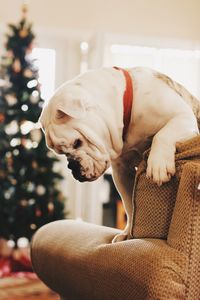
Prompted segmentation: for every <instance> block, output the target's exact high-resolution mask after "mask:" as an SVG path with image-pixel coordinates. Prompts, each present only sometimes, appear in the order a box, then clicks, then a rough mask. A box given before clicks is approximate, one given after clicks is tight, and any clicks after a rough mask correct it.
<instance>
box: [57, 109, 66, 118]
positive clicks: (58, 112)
mask: <svg viewBox="0 0 200 300" xmlns="http://www.w3.org/2000/svg"><path fill="white" fill-rule="evenodd" d="M65 116H66V114H65V113H64V112H63V111H61V110H59V109H58V110H57V111H56V119H63V118H64V117H65Z"/></svg>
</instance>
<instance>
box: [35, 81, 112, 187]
mask: <svg viewBox="0 0 200 300" xmlns="http://www.w3.org/2000/svg"><path fill="white" fill-rule="evenodd" d="M97 110H98V109H97V105H96V104H94V102H93V101H92V99H91V95H90V93H88V92H87V90H86V89H84V88H83V87H82V86H81V85H80V84H78V83H74V82H70V83H67V84H65V85H63V86H61V87H60V88H59V89H58V91H57V92H56V93H55V95H54V96H53V97H52V99H51V100H50V101H49V103H48V104H47V105H46V106H45V107H44V108H43V111H42V114H41V116H40V122H41V125H42V128H43V131H44V133H45V137H46V143H47V146H48V147H49V148H50V149H52V150H54V151H55V152H56V153H58V154H64V155H66V157H67V159H68V167H69V169H71V170H72V174H73V176H74V178H75V179H77V180H79V181H81V182H83V181H93V180H95V179H97V178H98V177H99V176H100V175H102V174H103V173H104V172H105V170H106V169H107V168H108V167H109V165H110V158H109V151H108V149H107V145H106V142H105V141H106V140H108V139H109V132H108V129H107V127H106V124H105V122H104V121H103V119H102V118H101V115H100V114H98V113H97Z"/></svg>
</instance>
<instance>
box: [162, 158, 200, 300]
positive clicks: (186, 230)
mask: <svg viewBox="0 0 200 300" xmlns="http://www.w3.org/2000/svg"><path fill="white" fill-rule="evenodd" d="M167 242H168V244H169V245H170V246H171V247H173V248H175V249H176V250H178V251H180V252H182V253H183V254H185V255H186V256H187V257H188V272H187V291H186V294H187V299H198V297H199V292H200V291H199V289H200V284H199V276H200V162H188V163H187V164H185V166H184V169H183V173H182V176H181V181H180V185H179V189H178V193H177V199H176V204H175V207H174V212H173V216H172V220H171V224H170V228H169V233H168V239H167Z"/></svg>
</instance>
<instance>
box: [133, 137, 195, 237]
mask: <svg viewBox="0 0 200 300" xmlns="http://www.w3.org/2000/svg"><path fill="white" fill-rule="evenodd" d="M176 148H177V150H176V155H175V162H176V174H175V176H173V177H172V179H171V180H170V181H169V182H168V183H166V184H163V185H162V186H160V187H159V186H157V185H155V184H154V183H153V182H152V181H151V180H150V179H147V178H146V166H147V158H148V154H149V151H147V152H146V154H145V155H144V160H143V161H142V162H141V163H140V165H139V166H138V170H137V174H136V180H135V189H134V196H133V201H134V205H133V207H134V211H133V226H132V232H131V236H132V237H133V238H141V237H146V238H147V237H154V238H162V239H166V238H167V234H168V230H169V226H170V222H171V218H172V213H173V209H174V204H175V201H176V194H177V190H178V186H179V181H180V178H181V174H182V170H183V166H184V165H185V164H186V163H187V162H188V160H191V159H192V161H193V162H200V138H199V136H197V137H195V138H193V139H190V140H188V141H187V142H184V143H178V144H177V147H176Z"/></svg>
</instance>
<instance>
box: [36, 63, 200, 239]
mask: <svg viewBox="0 0 200 300" xmlns="http://www.w3.org/2000/svg"><path fill="white" fill-rule="evenodd" d="M127 71H128V73H129V75H130V77H131V80H132V85H133V104H132V108H131V112H130V114H131V118H130V122H129V124H128V125H129V126H128V129H127V131H126V133H125V137H124V138H123V127H124V124H123V116H124V107H123V96H124V92H125V91H126V88H127V87H126V85H127V82H126V78H125V76H124V72H123V70H117V69H115V68H102V69H99V70H93V71H89V72H87V73H85V74H83V75H80V76H78V77H76V78H75V79H73V80H71V81H68V82H66V83H65V84H63V85H62V86H61V87H60V88H59V89H58V90H57V91H56V92H55V94H54V96H53V97H52V99H51V100H50V101H49V102H48V103H47V105H46V106H45V107H44V109H43V111H42V114H41V117H40V121H41V124H42V128H43V130H44V132H45V135H46V142H47V145H48V147H49V148H50V149H53V150H54V151H55V152H56V153H58V154H65V155H66V157H67V159H68V162H69V163H68V167H69V168H70V169H71V170H72V174H73V176H74V178H75V179H77V180H79V181H81V182H83V181H93V180H95V179H97V178H98V177H99V176H101V175H102V174H103V173H104V172H105V171H106V169H107V168H108V167H109V166H110V165H111V166H112V174H113V179H114V182H115V184H116V187H117V189H118V191H119V193H120V195H121V197H122V200H123V204H124V207H125V210H126V213H127V226H126V228H125V230H124V231H123V232H122V233H121V234H120V235H118V236H116V237H115V238H114V240H113V242H116V241H121V240H124V239H127V238H128V237H129V232H130V226H131V213H132V192H133V181H134V176H135V166H137V164H138V158H140V157H141V156H142V153H143V152H144V151H145V150H146V149H147V148H148V147H149V146H150V145H151V151H150V154H149V158H148V162H147V177H149V178H151V179H152V180H153V182H155V183H157V184H158V185H161V184H162V183H165V182H167V181H169V180H170V178H171V176H173V175H174V174H175V162H174V154H175V151H176V146H175V145H176V142H178V141H182V140H186V139H189V138H191V137H193V136H195V135H197V134H199V128H198V127H200V102H199V101H198V100H197V99H195V98H194V97H193V96H192V95H191V94H190V93H189V92H188V91H187V90H186V89H184V88H183V87H182V86H181V85H179V84H178V83H176V82H174V81H172V80H171V79H170V78H169V77H167V76H165V75H163V74H161V73H158V72H156V71H153V70H150V69H147V68H139V67H138V68H132V69H129V70H127Z"/></svg>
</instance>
